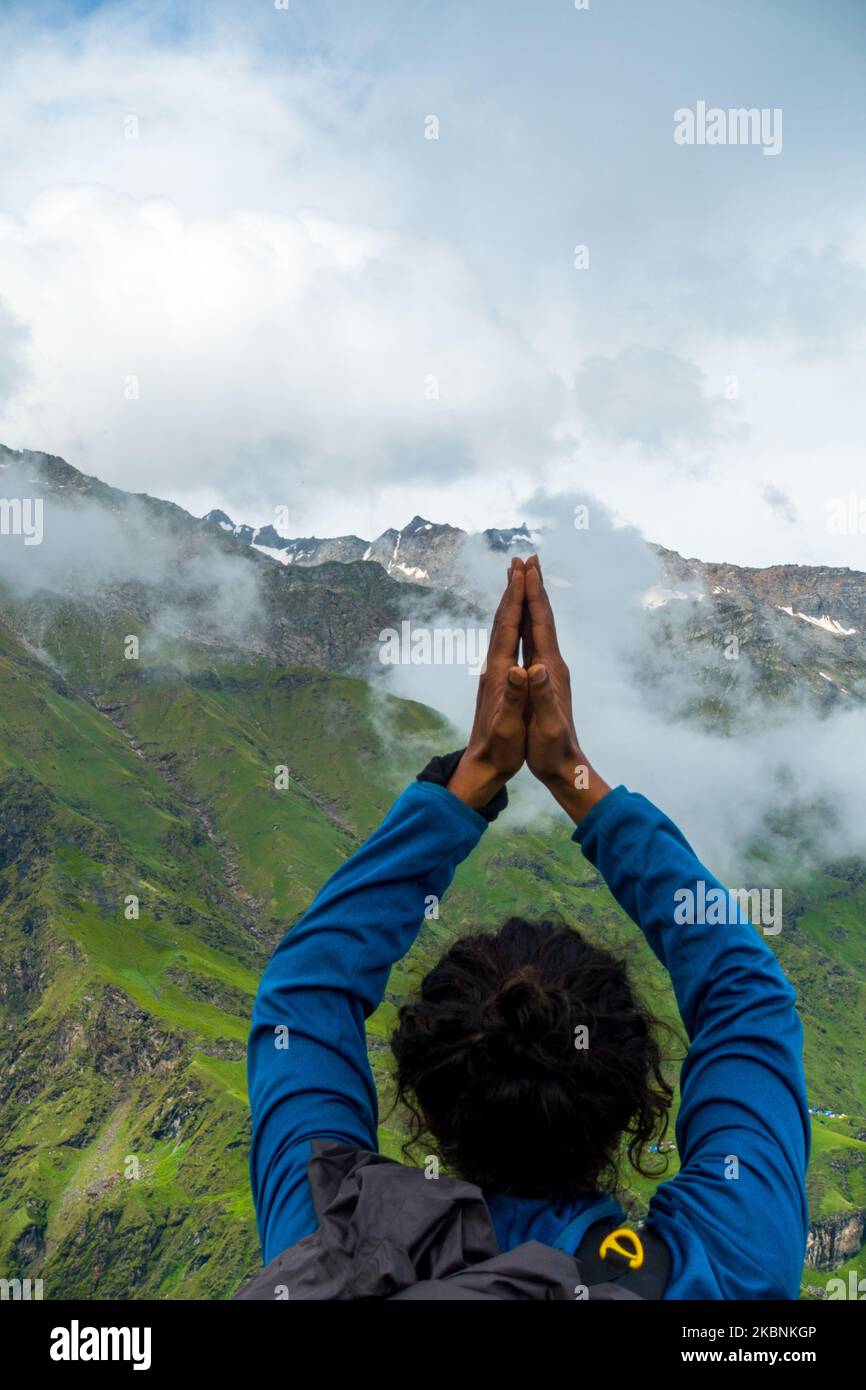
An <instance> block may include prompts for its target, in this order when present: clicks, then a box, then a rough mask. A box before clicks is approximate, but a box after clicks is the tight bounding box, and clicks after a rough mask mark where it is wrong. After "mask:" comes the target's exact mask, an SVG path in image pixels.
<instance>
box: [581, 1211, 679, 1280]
mask: <svg viewBox="0 0 866 1390" xmlns="http://www.w3.org/2000/svg"><path fill="white" fill-rule="evenodd" d="M620 1230H621V1231H623V1239H622V1240H617V1241H616V1243H615V1245H609V1246H608V1248H607V1249H606V1251H605V1253H604V1254H602V1253H601V1250H602V1246H603V1245H604V1243H605V1240H606V1238H607V1237H608V1236H610V1235H612V1234H613V1233H614V1232H615V1231H620ZM629 1236H631V1238H632V1239H631V1241H629V1239H628V1237H629ZM635 1240H637V1241H638V1242H639V1245H640V1249H641V1250H642V1251H643V1259H642V1261H641V1264H640V1265H639V1267H638V1268H637V1269H632V1268H631V1267H630V1263H629V1254H628V1253H625V1251H626V1250H628V1251H629V1252H631V1251H632V1250H633V1249H634V1248H636V1247H635V1246H634V1241H635ZM574 1257H575V1259H576V1260H577V1261H578V1264H579V1265H580V1277H581V1282H582V1283H583V1284H585V1285H586V1287H587V1288H590V1289H591V1288H592V1287H593V1285H594V1284H617V1285H618V1286H619V1287H620V1288H622V1289H627V1290H628V1291H629V1293H633V1294H635V1295H636V1297H638V1298H645V1299H660V1298H661V1297H662V1294H663V1293H664V1291H665V1289H666V1288H667V1283H668V1279H669V1278H670V1273H671V1254H670V1251H669V1250H668V1247H667V1246H666V1245H665V1243H664V1241H663V1240H662V1239H661V1237H660V1236H657V1235H654V1234H653V1232H652V1231H651V1230H648V1229H647V1227H646V1226H641V1227H640V1229H639V1230H637V1231H630V1230H629V1229H628V1228H627V1227H624V1226H623V1224H622V1222H621V1221H617V1219H616V1218H615V1217H610V1216H605V1217H603V1218H602V1219H601V1220H600V1221H595V1222H594V1223H593V1224H592V1225H591V1226H590V1227H589V1230H588V1231H587V1232H586V1234H585V1235H584V1237H583V1240H582V1241H581V1242H580V1245H579V1246H578V1247H577V1250H576V1251H575V1252H574Z"/></svg>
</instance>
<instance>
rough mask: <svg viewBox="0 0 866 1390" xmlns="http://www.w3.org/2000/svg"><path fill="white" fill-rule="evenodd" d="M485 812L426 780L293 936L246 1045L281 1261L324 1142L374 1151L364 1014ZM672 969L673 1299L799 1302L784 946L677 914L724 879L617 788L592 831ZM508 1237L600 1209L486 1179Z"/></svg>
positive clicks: (304, 1227)
mask: <svg viewBox="0 0 866 1390" xmlns="http://www.w3.org/2000/svg"><path fill="white" fill-rule="evenodd" d="M486 828H487V822H486V821H485V820H484V819H483V817H482V816H480V815H478V813H477V812H476V811H474V810H472V809H471V807H468V806H467V805H465V803H464V802H462V801H460V800H459V799H458V798H457V797H455V796H453V795H452V793H451V792H449V791H448V790H447V789H446V788H444V787H441V786H438V785H436V784H434V783H431V782H415V783H413V784H412V785H411V786H410V787H409V788H408V789H407V790H406V791H405V792H404V793H403V795H402V796H401V797H400V798H399V800H398V801H397V802H396V804H395V805H394V806H393V808H392V809H391V811H390V812H389V814H388V815H387V817H386V818H385V820H384V821H383V823H382V825H381V826H380V827H379V829H378V830H377V831H376V832H375V834H373V835H372V836H371V837H370V839H369V840H368V841H367V842H366V844H365V845H363V846H362V848H361V849H359V850H358V852H357V853H356V854H355V855H353V857H352V858H351V859H350V860H348V861H347V862H346V863H345V864H343V865H342V866H341V867H340V868H339V869H338V870H337V872H336V873H335V874H334V875H333V877H332V878H331V879H330V881H329V882H328V883H327V884H326V885H325V887H324V888H323V889H322V891H321V893H319V895H318V897H317V898H316V899H315V901H314V902H313V904H312V905H311V907H310V908H309V910H308V911H307V912H306V913H305V914H304V916H303V917H302V918H301V919H300V920H299V921H298V923H297V924H296V925H295V926H294V928H293V929H292V930H291V931H290V932H289V933H288V935H287V936H286V937H284V939H283V941H282V942H281V943H280V945H279V946H278V948H277V950H276V952H275V954H274V956H273V959H272V960H271V962H270V964H269V966H268V968H267V970H266V971H265V974H264V977H263V979H262V982H261V987H260V989H259V992H258V996H257V998H256V1002H255V1007H254V1010H253V1021H252V1031H251V1034H250V1041H249V1051H248V1070H249V1089H250V1103H251V1107H252V1121H253V1132H252V1147H251V1153H250V1172H251V1181H252V1190H253V1197H254V1201H255V1207H256V1213H257V1217H258V1225H259V1234H260V1237H261V1243H262V1251H263V1255H264V1259H265V1261H266V1262H267V1261H269V1260H271V1259H273V1258H274V1256H276V1255H278V1254H279V1253H280V1252H281V1251H282V1250H284V1249H285V1248H286V1247H287V1246H289V1245H292V1244H294V1242H295V1241H298V1240H300V1239H301V1238H302V1237H303V1236H306V1235H309V1234H310V1233H311V1232H312V1231H314V1230H315V1228H316V1217H315V1213H314V1211H313V1206H312V1201H311V1198H310V1192H309V1187H308V1183H307V1177H306V1168H307V1163H308V1162H309V1158H310V1152H311V1150H310V1141H311V1140H312V1139H314V1138H322V1139H333V1140H337V1141H340V1142H342V1143H348V1144H352V1145H355V1146H358V1147H362V1148H366V1149H375V1148H376V1147H377V1143H376V1129H377V1102H376V1089H375V1085H374V1082H373V1076H372V1073H371V1070H370V1065H369V1062H368V1059H367V1046H366V1035H365V1029H364V1021H365V1019H366V1018H367V1017H368V1016H369V1015H370V1014H371V1013H372V1012H373V1010H374V1009H375V1008H376V1007H377V1005H378V1004H379V1003H380V1001H381V1000H382V997H383V995H384V992H385V987H386V984H387V980H388V974H389V971H390V969H391V966H392V965H393V964H394V962H395V961H397V960H399V959H400V957H401V956H403V955H404V954H405V953H406V951H408V949H409V947H410V946H411V945H412V942H413V941H414V939H415V937H416V935H417V933H418V930H419V928H420V926H421V923H422V921H423V919H424V910H425V905H426V903H427V900H428V899H429V897H430V895H435V896H436V897H437V898H441V897H442V896H443V894H444V893H445V891H446V889H447V887H448V885H449V883H450V882H451V879H452V877H453V874H454V871H455V868H456V866H457V865H458V864H459V863H460V861H461V860H463V859H464V858H465V857H466V856H467V855H468V854H469V853H470V852H471V850H472V849H473V848H474V847H475V845H476V844H477V843H478V840H479V839H480V837H481V835H482V834H483V832H484V830H485V829H486ZM574 838H575V839H576V840H577V841H578V842H579V843H580V845H581V847H582V849H583V852H584V854H585V855H586V857H587V858H588V859H589V860H590V862H591V863H593V864H594V865H596V866H597V868H598V869H599V871H600V872H601V874H602V875H603V877H604V879H605V881H606V882H607V884H608V886H609V887H610V890H611V892H612V893H613V894H614V896H615V897H616V899H617V900H618V902H619V903H620V904H621V905H622V907H623V908H624V909H625V911H626V912H628V914H629V916H631V917H632V918H633V919H634V921H635V922H637V924H638V925H639V926H640V928H641V930H642V931H643V932H644V935H645V936H646V938H647V941H648V942H649V944H650V946H651V948H652V950H653V951H654V952H655V954H656V956H657V957H658V958H659V960H660V961H661V962H662V964H663V965H665V966H666V967H667V969H668V971H669V972H670V976H671V980H672V982H673V987H674V991H675V993H676V998H677V1004H678V1006H679V1010H680V1014H681V1016H682V1019H683V1022H684V1024H685V1027H686V1029H687V1031H688V1034H689V1038H690V1043H691V1045H690V1049H689V1054H688V1057H687V1059H686V1061H685V1063H684V1065H683V1069H682V1077H681V1088H682V1089H681V1104H680V1111H679V1116H678V1120H677V1147H678V1150H679V1156H680V1162H681V1167H680V1171H679V1172H678V1173H677V1175H676V1176H675V1177H674V1178H673V1179H671V1180H670V1181H668V1182H665V1183H663V1184H661V1185H660V1186H659V1187H658V1189H657V1190H656V1193H655V1195H654V1197H653V1199H652V1202H651V1204H650V1212H649V1216H648V1224H651V1225H652V1226H653V1228H654V1229H655V1231H656V1232H657V1233H658V1234H659V1235H660V1236H661V1237H662V1238H663V1240H664V1241H665V1243H666V1244H667V1246H668V1248H669V1250H670V1252H671V1257H672V1268H671V1277H670V1281H669V1284H668V1288H667V1292H666V1294H665V1297H666V1298H671V1299H676V1298H714V1299H719V1298H724V1299H738V1298H796V1297H797V1293H798V1290H799V1281H800V1272H801V1268H802V1264H803V1256H804V1251H805V1245H806V1235H807V1230H808V1212H807V1207H806V1195H805V1172H806V1163H807V1160H808V1151H809V1118H808V1113H807V1109H806V1096H805V1083H804V1078H803V1064H802V1028H801V1025H800V1021H799V1019H798V1017H797V1014H796V1011H795V1008H794V1001H795V996H794V991H793V989H792V988H791V986H790V985H789V984H788V982H787V980H786V979H785V977H784V975H783V974H782V971H781V970H780V968H779V966H778V964H777V963H776V959H775V957H774V955H773V953H772V951H771V950H770V949H769V947H768V946H767V944H766V942H765V941H764V940H763V939H762V938H761V937H760V936H759V934H758V933H757V932H756V931H755V929H754V928H753V927H752V926H750V925H749V924H748V923H747V922H745V921H744V920H741V919H740V917H739V915H738V914H737V915H735V918H734V920H731V921H730V923H729V925H709V924H705V925H701V924H696V925H679V924H678V923H677V921H676V919H675V908H676V903H677V902H678V901H681V899H677V898H675V894H676V893H677V891H678V890H681V889H684V888H685V889H689V888H691V889H693V890H694V891H695V892H696V893H697V891H698V889H697V885H698V884H700V883H701V882H703V883H704V884H705V885H706V889H707V891H709V890H710V889H712V888H714V887H715V888H719V887H721V885H720V884H719V883H718V881H717V880H716V879H714V878H713V876H712V875H711V874H710V873H708V871H707V870H706V869H705V868H704V867H703V866H702V865H701V863H700V861H699V860H698V859H697V857H696V856H695V854H694V852H693V851H692V849H691V848H690V847H689V845H688V843H687V842H686V840H685V838H684V837H683V835H682V834H681V833H680V831H679V830H678V829H677V827H676V826H675V825H674V824H673V823H672V822H671V821H670V820H669V819H668V818H667V817H666V816H665V815H664V814H663V813H662V812H661V811H660V810H658V808H657V807H655V806H654V805H653V804H652V803H651V802H650V801H647V800H646V798H645V797H643V796H638V795H635V794H633V793H631V792H629V791H627V790H626V788H625V787H617V788H616V790H615V791H612V792H610V793H608V795H607V796H605V797H604V798H603V800H602V801H600V802H598V803H597V805H596V806H595V807H594V808H593V809H592V811H590V813H589V815H588V816H586V818H585V819H584V820H583V821H582V822H581V823H580V825H579V826H578V827H577V830H576V831H575V833H574ZM485 1196H486V1198H487V1201H488V1206H489V1208H490V1212H491V1216H492V1218H493V1224H494V1227H495V1229H496V1233H497V1236H498V1238H499V1242H500V1246H501V1247H502V1248H503V1249H504V1248H511V1247H513V1246H515V1245H518V1244H520V1243H521V1242H522V1241H524V1240H528V1239H535V1240H541V1241H544V1242H545V1243H547V1244H550V1245H557V1244H558V1245H560V1248H563V1247H567V1248H569V1249H570V1250H573V1249H574V1248H576V1245H577V1244H578V1243H579V1239H580V1234H581V1233H582V1228H583V1227H584V1226H585V1225H586V1224H588V1223H589V1220H590V1219H596V1217H597V1216H598V1215H599V1214H602V1212H601V1211H600V1210H598V1209H596V1208H593V1213H592V1217H591V1218H590V1211H589V1208H590V1203H589V1202H588V1201H587V1199H585V1198H583V1199H578V1200H576V1201H568V1202H559V1203H553V1202H550V1201H546V1200H532V1199H526V1198H515V1197H509V1196H503V1195H502V1194H495V1193H486V1194H485Z"/></svg>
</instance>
